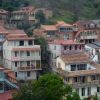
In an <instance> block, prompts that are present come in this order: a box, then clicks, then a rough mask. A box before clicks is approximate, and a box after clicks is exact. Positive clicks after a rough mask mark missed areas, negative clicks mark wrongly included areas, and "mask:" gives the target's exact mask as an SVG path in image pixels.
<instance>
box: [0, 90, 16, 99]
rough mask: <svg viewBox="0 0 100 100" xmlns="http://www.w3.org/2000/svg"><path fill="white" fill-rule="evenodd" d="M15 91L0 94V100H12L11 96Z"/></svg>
mask: <svg viewBox="0 0 100 100" xmlns="http://www.w3.org/2000/svg"><path fill="white" fill-rule="evenodd" d="M15 92H16V90H9V91H7V92H4V93H0V100H12V94H13V93H15Z"/></svg>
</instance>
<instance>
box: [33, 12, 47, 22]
mask: <svg viewBox="0 0 100 100" xmlns="http://www.w3.org/2000/svg"><path fill="white" fill-rule="evenodd" d="M35 18H36V19H38V21H39V23H40V24H44V23H45V21H46V18H45V15H44V13H43V11H42V10H39V11H37V13H36V14H35Z"/></svg>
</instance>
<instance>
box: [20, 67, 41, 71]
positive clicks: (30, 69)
mask: <svg viewBox="0 0 100 100" xmlns="http://www.w3.org/2000/svg"><path fill="white" fill-rule="evenodd" d="M18 70H19V71H34V70H41V67H40V66H37V67H30V66H27V67H18Z"/></svg>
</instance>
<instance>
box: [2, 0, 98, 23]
mask: <svg viewBox="0 0 100 100" xmlns="http://www.w3.org/2000/svg"><path fill="white" fill-rule="evenodd" d="M28 5H31V6H35V7H48V8H50V9H52V10H53V12H54V16H53V19H54V20H64V21H66V22H74V21H76V20H80V19H99V18H100V6H99V5H100V0H2V4H1V5H0V6H1V8H4V9H8V10H13V9H17V8H18V7H20V6H28Z"/></svg>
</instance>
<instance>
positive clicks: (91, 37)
mask: <svg viewBox="0 0 100 100" xmlns="http://www.w3.org/2000/svg"><path fill="white" fill-rule="evenodd" d="M80 39H97V35H92V36H80Z"/></svg>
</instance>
